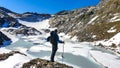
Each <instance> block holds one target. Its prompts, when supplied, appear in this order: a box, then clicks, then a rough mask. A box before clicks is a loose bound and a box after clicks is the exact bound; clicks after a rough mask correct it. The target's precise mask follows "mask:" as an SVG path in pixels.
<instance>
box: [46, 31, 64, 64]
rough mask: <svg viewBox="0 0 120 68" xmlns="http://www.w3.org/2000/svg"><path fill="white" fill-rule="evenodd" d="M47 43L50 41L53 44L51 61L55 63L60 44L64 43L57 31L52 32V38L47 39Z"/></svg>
mask: <svg viewBox="0 0 120 68" xmlns="http://www.w3.org/2000/svg"><path fill="white" fill-rule="evenodd" d="M47 41H50V43H51V44H52V53H51V58H50V61H51V62H54V56H55V54H56V51H57V49H58V42H59V43H64V41H61V40H59V36H58V34H57V29H56V30H55V31H51V32H50V36H49V37H48V38H47Z"/></svg>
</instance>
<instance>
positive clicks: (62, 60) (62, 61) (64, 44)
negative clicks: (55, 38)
mask: <svg viewBox="0 0 120 68" xmlns="http://www.w3.org/2000/svg"><path fill="white" fill-rule="evenodd" d="M64 45H65V44H63V53H62V64H63V58H64Z"/></svg>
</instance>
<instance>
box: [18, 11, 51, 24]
mask: <svg viewBox="0 0 120 68" xmlns="http://www.w3.org/2000/svg"><path fill="white" fill-rule="evenodd" d="M50 17H51V15H50V14H38V13H32V12H26V13H23V14H21V17H20V18H19V19H20V20H23V21H28V22H39V21H43V20H45V19H48V18H50Z"/></svg>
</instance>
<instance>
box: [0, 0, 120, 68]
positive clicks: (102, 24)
mask: <svg viewBox="0 0 120 68" xmlns="http://www.w3.org/2000/svg"><path fill="white" fill-rule="evenodd" d="M119 4H120V0H102V1H101V2H100V3H99V4H98V5H97V6H92V7H86V8H82V9H75V10H71V11H67V10H64V11H60V12H58V13H57V14H55V15H52V18H51V15H49V14H38V13H31V12H26V13H23V14H18V13H15V12H12V11H10V10H8V9H5V8H3V7H0V44H2V43H3V44H5V45H8V43H11V41H12V44H11V45H9V46H4V47H2V48H0V67H3V68H8V67H9V68H21V67H22V66H25V68H26V67H28V68H29V67H32V68H37V66H38V67H39V65H41V64H42V63H41V62H42V60H41V59H36V58H42V59H46V60H49V58H50V53H51V44H50V43H49V42H47V41H46V38H47V37H48V36H49V32H50V30H52V28H49V27H57V28H58V31H59V32H64V33H60V34H59V36H60V39H62V40H64V41H65V44H59V46H58V48H59V49H58V51H57V54H56V57H55V60H56V61H57V62H60V63H65V64H67V65H70V66H73V67H74V68H119V67H120V60H119V58H120V57H119V55H120V41H119V38H120V33H119V32H120V29H119V26H120V25H119V23H120V6H119ZM49 18H50V19H49ZM49 24H50V25H49ZM8 37H9V38H8ZM70 38H71V39H70ZM3 41H6V42H3ZM78 41H81V42H78ZM88 41H89V42H88ZM1 42H2V43H1ZM93 45H97V46H93ZM63 46H64V47H63ZM98 46H100V47H101V48H100V47H98ZM111 50H113V51H114V52H113V51H111ZM116 53H117V55H116ZM61 54H64V58H62V57H61ZM106 57H107V58H106ZM1 60H2V61H1ZM30 60H31V61H30ZM46 60H43V61H45V65H48V66H49V67H50V65H52V64H51V62H50V63H49V61H46ZM26 62H27V63H26ZM31 63H32V64H31ZM43 63H44V62H43ZM29 64H31V65H29ZM53 64H54V65H57V66H59V65H58V63H56V62H55V63H53ZM43 65H44V64H43ZM60 65H61V64H60ZM52 66H53V65H52ZM61 68H63V67H61ZM68 68H69V67H68Z"/></svg>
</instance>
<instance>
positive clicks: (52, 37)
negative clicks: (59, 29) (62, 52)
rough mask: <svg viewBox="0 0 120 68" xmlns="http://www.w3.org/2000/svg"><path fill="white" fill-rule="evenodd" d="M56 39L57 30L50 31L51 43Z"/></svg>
mask: <svg viewBox="0 0 120 68" xmlns="http://www.w3.org/2000/svg"><path fill="white" fill-rule="evenodd" d="M55 41H56V37H55V32H54V31H51V33H50V43H52V44H54V43H55Z"/></svg>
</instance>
